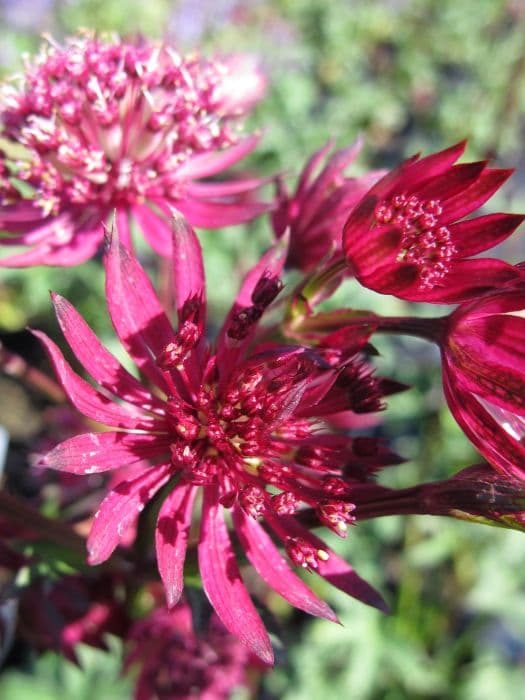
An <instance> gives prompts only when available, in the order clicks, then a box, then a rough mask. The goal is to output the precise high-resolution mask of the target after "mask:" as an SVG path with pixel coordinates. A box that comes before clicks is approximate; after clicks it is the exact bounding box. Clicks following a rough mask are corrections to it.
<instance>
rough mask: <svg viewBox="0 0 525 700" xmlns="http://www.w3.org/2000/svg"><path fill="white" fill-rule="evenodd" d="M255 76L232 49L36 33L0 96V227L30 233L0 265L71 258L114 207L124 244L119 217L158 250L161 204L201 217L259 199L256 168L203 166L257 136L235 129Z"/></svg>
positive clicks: (91, 244) (165, 240) (260, 88)
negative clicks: (202, 50)
mask: <svg viewBox="0 0 525 700" xmlns="http://www.w3.org/2000/svg"><path fill="white" fill-rule="evenodd" d="M264 87H265V84H264V79H263V78H262V76H261V74H260V72H259V71H258V70H257V68H256V66H255V65H254V64H253V62H252V63H250V62H249V61H247V60H243V59H242V58H241V57H234V56H232V57H230V58H228V59H226V60H225V61H223V62H221V61H219V60H206V59H204V58H201V57H200V56H198V55H196V54H191V55H188V56H181V55H180V54H178V53H177V52H176V51H175V50H173V49H171V48H170V47H168V46H164V45H155V44H150V43H147V42H146V41H140V42H136V43H129V42H124V41H121V40H112V41H107V42H106V41H103V40H102V39H100V38H97V37H95V36H93V35H91V34H87V33H86V34H85V35H81V36H76V37H73V38H70V39H68V40H67V41H66V44H65V46H64V47H60V46H58V45H56V44H55V43H54V42H52V43H50V44H49V45H47V46H45V47H44V48H43V49H42V51H41V53H40V54H39V55H38V56H37V57H36V59H34V60H33V61H32V62H30V63H28V64H27V66H26V69H25V73H24V75H23V77H22V79H21V81H20V84H19V85H18V86H15V85H8V86H4V88H3V92H2V98H1V99H0V122H1V124H2V129H1V131H0V136H1V137H2V140H3V148H4V151H2V152H1V153H0V227H1V228H3V229H5V230H6V231H7V232H8V234H7V235H5V236H4V237H3V238H1V239H0V240H1V243H3V244H4V245H7V246H11V245H17V246H18V245H25V246H29V250H27V251H26V252H23V253H20V254H16V255H12V256H9V257H7V258H4V259H3V260H2V261H0V264H1V265H4V266H12V267H25V266H29V265H40V264H46V265H74V264H77V263H80V262H83V261H84V260H86V259H87V258H89V257H90V256H92V255H93V254H94V253H95V251H96V250H97V249H98V247H99V245H100V243H101V240H102V236H103V232H102V231H103V229H102V227H101V226H100V223H101V222H103V221H105V220H107V219H108V216H109V215H110V213H111V212H113V211H114V210H116V212H117V220H118V224H119V230H120V237H121V240H122V242H123V243H124V244H125V245H128V246H129V244H130V217H131V218H132V219H133V220H134V222H135V223H136V225H137V226H138V228H139V229H140V230H141V231H142V233H143V235H144V236H145V237H146V239H147V240H148V242H149V244H150V245H151V246H152V247H153V248H154V250H155V251H156V252H157V253H159V254H160V255H164V256H169V255H170V249H171V248H170V247H171V228H170V225H169V223H168V219H169V216H170V207H176V208H177V209H178V210H180V211H181V212H183V213H184V214H185V216H187V218H188V219H189V220H190V222H191V223H192V224H193V225H195V226H202V227H205V228H216V227H220V226H225V225H230V224H236V223H239V222H242V221H246V220H248V219H251V218H253V217H255V216H257V215H258V214H260V213H261V212H263V211H265V210H266V209H267V205H265V204H262V203H261V202H259V201H257V199H256V197H255V195H254V193H255V191H256V190H257V188H258V187H259V185H260V184H261V181H260V180H258V179H254V178H242V177H237V178H232V179H230V180H228V181H224V182H218V181H206V179H205V178H209V177H210V176H216V175H218V174H220V173H222V171H224V170H225V169H226V168H228V167H230V166H231V165H233V164H235V163H236V162H237V161H239V160H240V159H241V158H243V157H244V156H245V155H246V154H248V153H249V152H250V151H252V150H253V149H254V148H255V146H256V144H257V142H258V140H259V137H258V136H250V137H247V138H245V139H243V140H241V139H240V138H239V135H238V132H237V129H236V126H235V125H236V122H237V121H238V117H239V116H240V115H242V114H243V112H245V111H246V110H248V109H249V108H250V107H251V106H252V105H253V104H254V103H255V102H256V100H257V99H259V98H260V97H261V96H262V93H263V92H264ZM20 146H22V147H23V148H22V149H21V148H20ZM203 178H204V180H202V179H203ZM20 180H23V181H25V183H27V185H29V188H30V193H29V194H28V191H27V190H28V188H27V187H25V188H24V189H22V188H20V187H19V185H17V181H20Z"/></svg>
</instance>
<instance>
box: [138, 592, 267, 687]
mask: <svg viewBox="0 0 525 700" xmlns="http://www.w3.org/2000/svg"><path fill="white" fill-rule="evenodd" d="M128 643H129V646H130V647H131V649H130V652H129V654H128V655H127V657H126V667H130V668H133V667H134V666H135V665H138V666H139V669H140V670H139V674H138V678H137V682H136V687H135V695H134V697H135V698H136V700H175V699H178V700H190V698H201V699H202V700H227V699H228V698H230V697H231V695H232V693H233V691H234V690H235V689H236V688H241V687H243V686H246V685H248V677H247V672H248V670H249V669H250V666H253V662H254V661H255V659H254V657H253V656H252V655H251V654H250V652H249V651H248V649H246V647H245V646H244V645H242V644H241V643H240V642H239V641H238V640H237V639H236V638H235V637H232V636H231V635H230V634H228V632H227V631H226V630H225V629H224V627H223V626H222V624H221V623H220V621H219V620H218V619H217V617H216V616H215V615H213V616H212V618H211V619H210V622H209V625H208V628H207V629H206V630H205V631H204V632H203V633H201V634H199V636H197V635H196V634H195V632H194V630H193V624H192V616H191V610H190V608H189V606H188V605H187V604H186V603H183V602H181V603H179V604H178V605H177V606H176V607H175V608H174V609H173V610H170V611H168V610H166V609H165V608H158V609H156V610H154V611H153V612H152V613H150V614H149V615H148V616H147V617H145V618H143V619H141V620H138V621H137V622H136V623H135V624H134V625H133V627H132V628H131V631H130V634H129V637H128Z"/></svg>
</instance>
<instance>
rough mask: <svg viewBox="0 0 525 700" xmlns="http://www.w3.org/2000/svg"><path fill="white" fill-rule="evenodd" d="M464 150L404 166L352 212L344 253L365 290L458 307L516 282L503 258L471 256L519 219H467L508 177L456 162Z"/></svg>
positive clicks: (483, 165) (481, 166)
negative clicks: (453, 304) (463, 302)
mask: <svg viewBox="0 0 525 700" xmlns="http://www.w3.org/2000/svg"><path fill="white" fill-rule="evenodd" d="M464 148H465V143H460V144H457V145H456V146H452V147H451V148H449V149H447V150H444V151H440V152H439V153H435V154H433V155H431V156H427V157H426V158H423V159H421V160H419V159H418V158H417V157H414V158H411V159H409V160H407V161H405V162H404V163H403V164H402V165H400V166H399V167H398V168H397V169H395V170H393V171H392V172H390V173H389V174H388V175H386V176H385V177H383V178H382V179H381V180H380V181H379V182H378V183H377V184H376V185H375V186H374V187H372V189H371V190H370V191H369V192H368V193H367V194H366V196H365V197H363V199H362V200H361V202H360V203H359V204H358V206H356V207H355V208H354V210H353V211H352V212H351V213H350V216H349V218H348V221H347V222H346V224H345V227H344V237H343V249H344V251H345V254H346V256H347V259H348V263H349V265H350V268H351V270H352V272H353V273H354V274H355V276H356V277H357V279H358V280H359V282H361V284H363V285H364V286H365V287H369V288H370V289H373V290H375V291H377V292H381V293H383V294H393V295H395V296H398V297H400V298H401V299H407V300H409V301H426V302H432V303H456V302H462V301H467V300H469V299H474V298H475V297H477V296H479V294H481V293H483V292H486V291H488V290H490V289H493V288H497V287H499V286H501V285H503V284H507V283H509V282H512V281H513V280H515V279H517V277H518V276H519V273H518V271H517V270H516V269H515V268H513V267H512V266H511V265H508V264H507V263H505V262H503V261H501V260H495V259H490V258H476V259H471V258H470V257H469V256H471V255H476V254H478V253H481V252H483V251H485V250H488V249H489V248H492V247H493V246H495V245H496V244H497V243H499V242H501V241H503V240H504V239H505V238H507V237H508V236H509V235H510V234H511V233H512V232H513V231H514V229H515V228H516V227H517V226H518V225H519V224H520V223H521V222H522V221H523V218H524V217H523V216H521V215H515V214H488V215H485V216H480V217H478V218H474V219H472V218H469V219H466V220H465V219H464V217H465V216H467V215H469V214H471V213H472V212H473V211H474V210H475V209H477V208H478V207H480V206H481V205H482V204H484V202H486V201H487V199H489V197H491V196H492V195H493V194H494V192H496V190H497V189H498V188H499V187H500V186H501V185H502V183H503V182H505V180H506V179H507V178H508V177H509V175H510V173H511V171H510V170H497V169H492V168H487V167H486V163H485V162H480V163H462V164H460V165H454V163H455V162H456V160H457V159H458V158H459V157H460V155H461V154H462V153H463V150H464Z"/></svg>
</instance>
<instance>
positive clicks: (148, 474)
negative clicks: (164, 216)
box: [36, 218, 384, 663]
mask: <svg viewBox="0 0 525 700" xmlns="http://www.w3.org/2000/svg"><path fill="white" fill-rule="evenodd" d="M285 240H286V239H284V241H280V242H279V243H278V244H276V246H275V247H274V248H272V249H270V250H269V251H268V252H267V253H266V254H265V255H264V256H263V257H262V259H261V260H260V262H259V263H258V264H257V265H256V266H255V267H254V268H253V269H252V270H251V271H250V272H249V273H248V275H247V277H246V279H245V281H244V283H243V284H242V286H241V289H240V292H239V294H238V296H237V299H236V301H235V303H234V305H233V308H232V309H231V311H230V312H229V314H228V316H227V318H226V320H225V322H224V324H223V326H222V329H221V330H220V332H219V335H218V339H217V341H216V344H215V347H214V348H211V347H210V346H209V345H208V343H207V341H206V337H205V315H206V293H205V283H204V272H203V264H202V257H201V250H200V246H199V243H198V240H197V238H196V236H195V234H194V232H193V231H192V229H191V228H189V227H188V226H187V224H186V222H185V221H184V220H183V219H181V218H177V219H176V220H175V232H174V239H173V289H174V295H175V300H176V309H177V316H178V328H177V330H174V329H173V327H172V325H171V323H170V321H169V320H168V317H167V316H166V313H165V311H164V309H163V308H162V307H161V305H160V303H159V301H158V299H157V297H156V295H155V292H154V291H153V288H152V286H151V283H150V282H149V279H148V278H147V276H146V274H145V272H144V271H143V269H142V268H141V267H140V265H139V263H138V262H137V261H136V260H135V259H134V258H133V257H132V256H131V254H130V253H129V252H128V251H127V249H126V248H125V247H123V246H122V245H120V244H119V242H118V240H117V238H116V236H113V237H112V239H111V242H110V245H109V250H108V253H107V256H106V260H105V265H106V280H107V282H106V285H107V286H106V294H107V301H108V308H109V313H110V315H111V318H112V321H113V324H114V327H115V330H116V332H117V334H118V336H119V338H120V340H121V342H122V344H123V345H124V347H125V348H126V350H127V352H128V353H129V355H130V356H131V357H132V358H133V361H134V362H135V364H136V365H137V368H138V369H139V370H140V373H141V375H142V376H144V377H145V378H146V379H147V380H148V382H149V384H148V386H146V385H143V384H141V383H140V382H139V381H138V380H137V379H136V378H135V377H134V376H132V375H131V374H129V373H128V372H127V371H126V370H125V369H124V368H123V367H122V366H121V365H120V364H119V362H118V361H117V360H116V359H115V357H114V356H113V355H111V354H110V353H109V352H108V350H106V348H105V347H104V346H103V345H102V344H101V343H100V341H99V340H98V339H97V337H96V336H95V335H94V334H93V332H92V331H91V330H90V329H89V327H88V326H87V324H86V323H85V321H84V320H83V319H82V318H81V317H80V316H79V314H78V313H77V312H76V311H75V309H74V308H73V307H72V306H71V305H70V304H69V303H68V302H67V301H66V300H65V299H63V298H61V297H59V296H58V295H54V304H55V309H56V313H57V316H58V320H59V323H60V325H61V328H62V331H63V332H64V335H65V336H66V339H67V341H68V343H69V344H70V346H71V349H72V351H73V353H74V354H75V355H76V357H77V358H78V360H79V361H80V362H81V364H82V365H83V366H84V368H85V369H86V371H87V372H88V373H89V374H90V375H91V376H92V378H93V380H94V381H95V382H96V383H97V385H98V386H97V388H94V387H93V386H91V385H90V384H88V383H87V382H86V381H84V380H83V379H81V378H80V377H79V376H78V375H77V374H76V373H75V372H74V371H73V370H72V368H71V367H70V365H69V364H68V363H67V362H66V360H65V359H64V357H63V355H62V353H61V352H60V350H59V349H58V347H57V346H56V345H55V344H54V343H53V342H52V341H51V340H50V339H49V338H47V337H46V336H45V335H44V334H43V333H39V332H36V335H37V336H38V337H39V338H40V339H41V340H42V342H43V343H44V345H45V347H46V349H47V352H48V354H49V356H50V358H51V361H52V363H53V365H54V368H55V371H56V373H57V375H58V377H59V379H60V382H61V384H62V386H63V388H64V390H65V391H66V393H67V394H68V396H69V398H70V400H71V401H72V403H73V404H74V405H75V407H76V408H77V409H78V410H80V411H81V412H82V413H84V414H85V415H86V416H88V417H89V418H91V419H93V420H95V421H98V422H100V423H104V424H106V425H109V426H113V429H112V430H110V431H108V432H101V433H87V434H83V435H78V436H77V437H74V438H72V439H70V440H66V441H65V442H63V443H61V444H60V445H58V446H57V447H55V448H54V449H53V450H52V451H51V452H50V453H49V454H48V455H46V456H45V457H44V458H43V460H42V462H41V463H42V465H43V466H48V467H52V468H55V469H60V470H65V471H69V472H73V473H76V474H91V473H96V472H103V471H107V470H115V469H117V468H119V467H122V466H124V465H126V464H130V463H134V462H138V461H140V460H144V459H146V460H149V462H150V465H151V466H149V467H148V468H146V469H143V470H141V472H140V473H139V475H138V476H136V477H134V478H132V479H127V480H123V481H121V483H119V484H118V485H116V486H115V488H114V489H113V490H112V491H111V492H110V493H109V494H108V496H107V497H106V498H105V500H104V502H103V503H102V505H101V506H100V509H99V511H98V513H97V514H96V516H95V519H94V522H93V526H92V529H91V532H90V535H89V538H88V550H89V561H90V563H91V564H99V563H101V562H103V561H105V560H106V559H107V558H108V557H109V556H110V555H111V554H112V552H113V551H114V549H115V548H116V547H117V545H119V543H120V542H121V541H122V537H123V536H124V535H125V533H126V531H127V530H128V525H129V524H130V523H133V522H134V521H135V520H136V518H137V517H138V515H139V513H140V511H141V510H142V509H143V508H144V506H145V504H146V503H147V502H148V501H149V500H150V499H152V498H153V497H154V496H155V494H156V493H157V492H159V490H160V489H161V488H163V487H165V486H166V489H165V491H164V493H166V492H167V495H166V496H165V499H164V501H163V503H162V506H161V508H160V512H159V515H158V521H157V529H156V550H157V562H158V567H159V571H160V575H161V578H162V581H163V583H164V587H165V590H166V596H167V600H168V604H169V606H170V607H172V606H174V605H175V604H176V603H177V601H178V600H179V598H180V596H181V593H182V589H183V564H184V558H185V554H186V550H187V546H188V539H189V532H190V525H191V522H192V513H193V511H194V504H195V503H196V502H197V501H196V495H197V493H198V492H199V491H200V492H201V493H202V501H201V500H200V499H199V501H198V502H199V504H200V510H201V520H200V538H199V544H198V559H199V567H200V573H201V577H202V582H203V587H204V590H205V592H206V594H207V596H208V598H209V600H210V602H211V604H212V605H213V607H214V608H215V610H216V612H217V614H218V615H219V617H220V619H221V620H222V622H223V624H224V625H225V627H226V628H227V629H228V630H229V631H230V632H231V633H232V634H235V635H236V636H238V637H239V638H240V639H241V640H242V641H244V642H245V644H247V645H248V646H249V647H250V648H251V649H252V650H253V651H254V652H255V653H256V654H258V655H259V656H260V657H261V658H262V659H263V660H264V661H265V662H266V663H271V661H272V658H273V657H272V650H271V645H270V641H269V638H268V635H267V633H266V631H265V629H264V626H263V624H262V622H261V620H260V618H259V615H258V613H257V612H256V610H255V607H254V605H253V603H252V602H251V599H250V597H249V595H248V593H247V591H246V588H245V586H244V584H243V581H242V579H241V576H240V573H239V568H238V565H237V562H236V558H235V554H234V547H233V544H232V540H231V537H230V533H229V530H228V526H227V522H226V520H225V513H226V512H229V513H230V514H231V521H232V524H233V527H234V530H235V534H236V538H237V540H238V541H239V542H240V544H241V546H242V548H243V549H244V550H245V552H246V556H247V558H248V560H249V561H250V563H251V564H252V565H253V567H254V568H255V569H256V570H257V572H258V573H259V574H260V575H261V577H262V578H263V579H264V580H265V581H266V583H267V584H269V585H270V586H271V587H273V588H274V589H275V590H276V591H277V592H278V593H280V594H281V595H282V596H283V597H284V598H285V599H286V600H287V601H289V602H290V603H291V604H292V605H295V606H296V607H298V608H300V609H302V610H305V611H307V612H309V613H311V614H314V615H319V616H321V617H326V618H328V619H331V620H335V619H336V618H335V614H334V613H333V611H332V610H331V609H330V608H329V607H328V606H327V605H326V604H325V603H324V602H323V601H322V600H320V599H319V598H318V597H317V596H316V595H315V594H314V593H313V592H312V591H311V590H310V589H309V588H308V587H307V586H306V584H305V583H304V582H303V581H302V580H301V579H300V578H299V577H298V576H297V575H296V574H295V573H294V572H293V571H292V569H291V568H290V566H289V564H288V563H287V561H286V560H285V559H284V557H283V556H282V555H281V553H280V552H279V550H278V548H277V546H276V545H275V544H274V541H273V539H272V537H270V534H269V532H268V529H269V530H270V531H271V532H272V533H273V537H275V538H276V539H279V540H281V541H282V543H283V544H284V547H285V549H286V551H287V553H288V556H289V559H290V560H291V562H292V563H293V564H295V565H297V566H300V567H301V568H305V569H307V570H310V571H315V572H316V573H318V574H320V575H321V576H322V577H324V578H325V579H326V580H327V581H328V582H330V583H331V584H333V585H334V586H336V587H338V588H340V589H342V590H343V591H345V592H346V593H348V594H350V595H353V596H355V597H357V598H359V599H361V600H363V601H364V602H366V603H368V604H372V605H376V606H378V607H380V608H381V607H384V603H383V601H382V599H381V598H380V596H379V595H378V594H377V593H376V592H375V591H374V590H373V589H371V588H370V586H368V584H366V583H365V582H364V581H363V580H362V579H361V578H360V577H359V576H358V575H357V574H356V573H355V572H354V571H353V570H352V568H351V567H350V566H349V565H348V564H346V562H344V561H343V560H342V559H340V558H339V557H338V556H337V555H336V554H335V552H333V551H331V550H330V549H329V548H328V547H327V546H326V545H325V544H324V543H323V542H322V541H321V540H320V539H319V538H317V537H316V536H314V535H313V534H312V533H311V532H310V531H309V530H308V529H307V528H306V527H304V526H303V525H302V524H301V523H300V522H299V520H298V519H296V518H295V517H294V516H295V514H296V513H297V511H298V509H299V508H301V507H303V506H309V507H311V508H316V509H317V515H318V521H319V522H320V523H322V524H324V525H326V526H327V527H329V528H330V529H332V530H333V531H335V532H336V533H337V534H340V535H343V536H344V535H345V534H346V530H347V526H348V524H349V523H352V522H353V520H354V516H353V513H352V511H353V508H354V506H353V504H352V483H353V480H355V479H356V477H355V476H354V477H352V465H353V464H355V465H356V469H357V472H358V473H360V472H359V470H360V469H362V466H363V459H362V457H361V456H359V455H357V454H355V453H354V450H353V441H352V439H351V438H349V437H347V436H345V435H339V434H334V433H333V432H331V431H330V430H329V428H328V427H327V425H326V423H325V421H324V419H325V418H327V417H329V416H330V415H332V414H333V413H339V412H341V411H342V410H345V409H348V408H351V409H352V410H354V411H356V412H366V411H370V410H372V411H375V410H378V408H381V405H380V404H381V401H380V398H381V396H382V390H381V380H379V379H378V380H376V381H374V380H373V377H371V376H370V372H369V371H368V370H366V368H365V369H363V368H362V367H361V364H360V363H359V362H356V360H355V359H354V357H353V356H348V354H347V353H345V352H344V351H342V350H339V351H337V352H335V351H333V352H332V351H329V350H327V349H326V348H319V349H318V350H313V349H311V348H308V347H302V346H300V345H299V346H298V345H285V346H283V345H277V344H275V342H269V341H265V342H263V341H262V339H261V338H260V337H259V336H257V338H256V333H259V334H260V333H262V332H263V328H262V326H261V318H262V317H263V316H264V314H265V312H266V310H267V308H268V307H270V306H271V304H272V302H273V301H274V299H275V298H276V297H277V295H278V294H279V292H280V291H281V286H282V285H281V283H280V281H279V275H280V274H281V272H282V269H283V266H284V261H285V258H286V254H287V251H286V245H285V244H284V243H285ZM328 356H329V359H330V361H328V359H327V358H328ZM149 385H151V386H154V387H156V388H155V389H154V390H153V391H152V390H150V388H148V387H149ZM364 389H366V390H364ZM379 459H380V460H383V459H384V455H383V454H381V451H379ZM369 461H370V460H369ZM371 461H372V462H373V460H371ZM383 463H384V462H383ZM370 468H371V470H372V471H373V465H371V467H370ZM345 475H347V478H344V476H345ZM359 478H361V477H359ZM259 518H262V519H263V521H264V525H263V524H262V523H261V522H259Z"/></svg>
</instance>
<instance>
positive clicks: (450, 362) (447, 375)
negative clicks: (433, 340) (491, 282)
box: [441, 285, 525, 480]
mask: <svg viewBox="0 0 525 700" xmlns="http://www.w3.org/2000/svg"><path fill="white" fill-rule="evenodd" d="M524 310H525V286H524V285H519V286H516V287H514V288H511V289H508V290H502V291H499V292H494V293H492V294H486V295H485V296H483V297H481V298H480V299H477V300H475V301H473V302H470V303H468V304H464V305H461V306H459V307H458V308H457V309H456V311H455V312H454V313H453V314H452V315H451V316H450V317H449V320H448V322H447V324H446V328H445V332H444V334H443V336H442V340H441V345H442V355H443V381H444V387H445V395H446V397H447V401H448V404H449V407H450V410H451V411H452V413H453V414H454V417H455V418H456V420H457V421H458V423H459V425H460V426H461V427H462V428H463V430H464V431H465V433H466V434H467V436H468V437H469V438H470V439H471V440H472V442H473V443H474V445H475V446H476V448H477V449H478V450H479V451H480V452H481V454H482V455H483V456H484V457H485V458H486V459H487V460H488V461H489V462H490V463H491V464H493V465H494V466H495V467H496V468H497V469H498V470H499V471H501V472H503V473H505V474H507V475H508V476H510V477H511V478H517V479H521V480H523V479H524V478H525V445H524V435H525V347H524V344H523V338H524V337H525V317H524Z"/></svg>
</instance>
